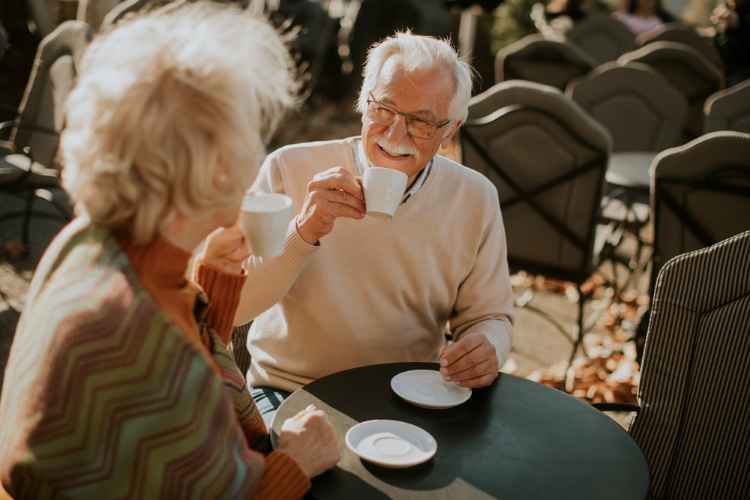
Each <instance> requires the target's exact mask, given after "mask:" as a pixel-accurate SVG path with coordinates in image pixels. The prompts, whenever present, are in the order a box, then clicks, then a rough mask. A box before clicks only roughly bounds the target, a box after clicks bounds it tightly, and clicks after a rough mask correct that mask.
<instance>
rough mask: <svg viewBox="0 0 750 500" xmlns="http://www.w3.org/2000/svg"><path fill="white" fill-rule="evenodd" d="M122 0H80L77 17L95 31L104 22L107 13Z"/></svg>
mask: <svg viewBox="0 0 750 500" xmlns="http://www.w3.org/2000/svg"><path fill="white" fill-rule="evenodd" d="M120 1H121V0H78V12H77V13H76V19H78V20H79V21H83V22H85V23H86V24H88V25H89V26H91V29H93V30H94V31H97V30H98V29H99V27H100V26H101V25H102V23H103V22H104V18H105V17H106V16H107V14H108V13H109V12H110V11H111V10H112V9H114V8H115V7H116V6H117V4H119V3H120Z"/></svg>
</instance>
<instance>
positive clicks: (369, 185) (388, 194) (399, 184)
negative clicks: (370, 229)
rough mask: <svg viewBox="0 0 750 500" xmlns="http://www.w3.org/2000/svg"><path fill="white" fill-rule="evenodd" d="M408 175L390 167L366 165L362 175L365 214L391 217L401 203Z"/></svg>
mask: <svg viewBox="0 0 750 500" xmlns="http://www.w3.org/2000/svg"><path fill="white" fill-rule="evenodd" d="M407 180H408V177H407V176H406V174H405V173H403V172H401V171H399V170H394V169H392V168H383V167H368V168H366V169H365V175H364V176H363V177H362V186H363V187H364V191H365V203H366V204H367V215H373V216H375V217H382V218H387V219H391V218H392V217H393V215H394V214H395V213H396V209H397V208H398V206H399V205H400V204H401V199H402V198H403V196H404V191H405V190H406V181H407Z"/></svg>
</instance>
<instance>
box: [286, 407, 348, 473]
mask: <svg viewBox="0 0 750 500" xmlns="http://www.w3.org/2000/svg"><path fill="white" fill-rule="evenodd" d="M276 449H277V450H279V451H283V452H284V453H286V454H287V455H289V456H290V457H292V458H293V459H294V461H295V462H297V464H299V466H300V467H301V468H302V470H303V471H304V472H305V474H306V475H307V477H309V478H310V479H312V478H313V477H315V476H317V475H318V474H321V473H323V472H325V471H327V470H328V469H330V468H331V467H333V466H334V465H336V464H337V463H338V462H339V460H340V459H341V452H340V451H339V445H338V442H337V441H336V434H335V433H334V432H333V427H331V424H330V422H328V417H326V414H325V413H323V411H322V410H319V409H317V408H316V407H315V406H314V405H310V406H308V407H307V408H305V409H304V410H302V411H301V412H299V413H298V414H296V415H295V416H293V417H291V418H288V419H286V420H285V421H284V423H283V424H282V426H281V432H280V433H279V440H278V447H277V448H276Z"/></svg>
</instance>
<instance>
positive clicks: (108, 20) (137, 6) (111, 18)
mask: <svg viewBox="0 0 750 500" xmlns="http://www.w3.org/2000/svg"><path fill="white" fill-rule="evenodd" d="M159 1H162V0H123V1H122V2H120V3H119V4H118V5H116V6H115V7H113V8H112V10H110V11H109V12H108V13H107V14H106V15H105V16H104V20H102V25H101V27H102V28H106V27H109V26H112V25H113V24H115V23H116V22H118V21H120V20H121V19H123V18H124V17H125V16H126V15H128V14H130V13H131V12H138V11H139V10H141V9H142V8H144V7H146V6H147V5H149V4H152V3H153V4H156V3H158V2H159Z"/></svg>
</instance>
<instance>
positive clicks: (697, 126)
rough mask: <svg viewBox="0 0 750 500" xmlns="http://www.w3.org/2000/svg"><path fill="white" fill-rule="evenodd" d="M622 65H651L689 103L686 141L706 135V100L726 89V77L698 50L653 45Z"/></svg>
mask: <svg viewBox="0 0 750 500" xmlns="http://www.w3.org/2000/svg"><path fill="white" fill-rule="evenodd" d="M619 61H620V63H621V64H629V63H632V62H639V63H643V64H647V65H648V66H651V67H652V68H653V69H654V70H655V71H657V72H658V73H660V74H661V75H662V76H664V78H666V79H667V81H668V82H669V83H671V84H672V86H673V87H674V88H676V89H677V90H679V91H680V92H682V95H684V96H685V98H686V99H687V101H688V107H689V114H688V121H687V123H686V126H685V133H684V140H690V139H694V138H696V137H698V136H699V135H701V134H702V133H703V105H704V103H705V102H706V98H708V96H710V95H711V94H713V93H714V92H716V91H718V90H719V89H722V88H724V75H723V74H722V72H721V70H720V69H719V68H717V67H716V66H715V65H714V64H713V63H712V62H711V61H709V60H708V59H706V58H705V57H704V56H703V55H702V54H701V53H700V52H698V51H697V50H695V49H693V48H691V47H688V46H687V45H683V44H681V43H675V42H654V43H649V44H648V45H645V46H643V47H641V48H640V49H638V50H634V51H633V52H630V53H628V54H625V55H623V56H622V57H621V58H620V59H619Z"/></svg>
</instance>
